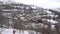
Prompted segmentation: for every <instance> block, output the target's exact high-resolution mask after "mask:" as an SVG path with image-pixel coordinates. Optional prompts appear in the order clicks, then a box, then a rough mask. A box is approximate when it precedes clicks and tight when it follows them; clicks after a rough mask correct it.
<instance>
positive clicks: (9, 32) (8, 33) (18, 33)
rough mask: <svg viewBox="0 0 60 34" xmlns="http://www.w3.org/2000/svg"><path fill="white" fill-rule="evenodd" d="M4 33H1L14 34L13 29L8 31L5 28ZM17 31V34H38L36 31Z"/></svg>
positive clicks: (2, 33)
mask: <svg viewBox="0 0 60 34" xmlns="http://www.w3.org/2000/svg"><path fill="white" fill-rule="evenodd" d="M1 29H2V28H0V31H1ZM2 30H3V31H2V32H1V34H13V29H11V28H10V29H6V28H3V29H2ZM15 31H16V33H15V34H29V33H33V34H36V32H35V31H30V30H24V31H23V30H20V31H19V30H16V29H15Z"/></svg>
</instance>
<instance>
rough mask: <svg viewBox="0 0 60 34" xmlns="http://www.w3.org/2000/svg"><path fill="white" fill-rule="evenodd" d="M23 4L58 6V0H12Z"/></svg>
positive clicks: (45, 6) (59, 0) (59, 1)
mask: <svg viewBox="0 0 60 34" xmlns="http://www.w3.org/2000/svg"><path fill="white" fill-rule="evenodd" d="M13 1H15V2H21V3H24V4H32V5H35V6H39V7H44V8H59V7H60V0H13Z"/></svg>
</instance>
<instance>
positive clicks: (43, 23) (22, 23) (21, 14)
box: [0, 1, 60, 34]
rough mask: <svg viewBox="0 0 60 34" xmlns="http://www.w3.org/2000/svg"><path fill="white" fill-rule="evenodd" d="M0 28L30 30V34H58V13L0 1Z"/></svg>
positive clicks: (59, 21)
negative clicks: (33, 32) (33, 33)
mask: <svg viewBox="0 0 60 34" xmlns="http://www.w3.org/2000/svg"><path fill="white" fill-rule="evenodd" d="M0 28H6V29H10V28H12V29H17V30H19V31H20V30H22V31H24V30H31V31H30V32H31V33H30V34H32V31H35V32H36V33H35V34H59V33H60V12H59V11H56V10H53V9H44V8H42V7H37V6H34V5H26V4H23V3H14V2H10V3H7V2H6V3H4V2H1V1H0ZM3 31H4V30H3ZM0 33H1V32H0Z"/></svg>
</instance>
